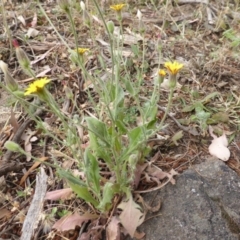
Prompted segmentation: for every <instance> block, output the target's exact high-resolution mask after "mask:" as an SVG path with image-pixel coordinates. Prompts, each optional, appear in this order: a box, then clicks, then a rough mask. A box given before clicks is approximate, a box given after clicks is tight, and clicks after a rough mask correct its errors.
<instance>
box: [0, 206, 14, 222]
mask: <svg viewBox="0 0 240 240" xmlns="http://www.w3.org/2000/svg"><path fill="white" fill-rule="evenodd" d="M11 215H12V213H11V212H10V211H9V210H8V209H6V208H1V209H0V219H4V220H7V219H9V218H10V217H11Z"/></svg>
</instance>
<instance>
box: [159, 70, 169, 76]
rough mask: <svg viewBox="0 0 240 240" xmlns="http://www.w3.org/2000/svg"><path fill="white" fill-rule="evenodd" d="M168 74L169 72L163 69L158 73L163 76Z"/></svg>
mask: <svg viewBox="0 0 240 240" xmlns="http://www.w3.org/2000/svg"><path fill="white" fill-rule="evenodd" d="M166 74H167V73H166V72H165V71H164V70H163V69H160V70H159V71H158V75H159V76H161V77H165V76H166Z"/></svg>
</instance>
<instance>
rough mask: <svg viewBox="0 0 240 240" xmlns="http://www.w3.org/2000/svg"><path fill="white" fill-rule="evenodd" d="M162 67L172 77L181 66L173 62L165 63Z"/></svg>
mask: <svg viewBox="0 0 240 240" xmlns="http://www.w3.org/2000/svg"><path fill="white" fill-rule="evenodd" d="M164 66H165V68H167V70H168V71H169V72H170V73H171V74H172V75H176V74H177V73H178V72H179V71H180V70H181V68H182V67H183V64H181V63H178V62H176V61H174V62H165V64H164Z"/></svg>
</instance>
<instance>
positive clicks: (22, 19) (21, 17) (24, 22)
mask: <svg viewBox="0 0 240 240" xmlns="http://www.w3.org/2000/svg"><path fill="white" fill-rule="evenodd" d="M17 19H18V20H19V21H20V22H21V23H22V24H23V26H26V21H25V19H24V17H23V16H22V15H20V16H18V17H17Z"/></svg>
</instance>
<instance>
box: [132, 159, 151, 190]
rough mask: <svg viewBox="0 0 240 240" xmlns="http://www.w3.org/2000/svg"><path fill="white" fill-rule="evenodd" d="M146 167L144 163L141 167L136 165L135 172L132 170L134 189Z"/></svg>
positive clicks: (146, 164)
mask: <svg viewBox="0 0 240 240" xmlns="http://www.w3.org/2000/svg"><path fill="white" fill-rule="evenodd" d="M147 166H148V163H144V164H143V165H140V164H137V166H136V168H135V170H134V180H133V184H134V188H135V189H136V188H137V187H138V185H139V182H140V179H141V175H142V172H143V171H144V170H145V168H146V167H147Z"/></svg>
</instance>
